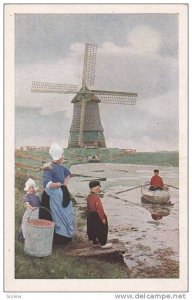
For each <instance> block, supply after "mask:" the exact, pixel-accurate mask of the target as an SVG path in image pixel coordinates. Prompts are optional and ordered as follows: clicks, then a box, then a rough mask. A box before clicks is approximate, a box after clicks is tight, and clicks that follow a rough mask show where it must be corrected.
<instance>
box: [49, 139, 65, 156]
mask: <svg viewBox="0 0 192 300" xmlns="http://www.w3.org/2000/svg"><path fill="white" fill-rule="evenodd" d="M49 154H50V155H51V157H52V158H53V160H59V159H60V158H61V157H62V155H63V148H62V147H61V146H59V145H58V144H56V143H54V144H52V145H51V147H50V149H49Z"/></svg>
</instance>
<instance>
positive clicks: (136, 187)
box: [115, 184, 149, 195]
mask: <svg viewBox="0 0 192 300" xmlns="http://www.w3.org/2000/svg"><path fill="white" fill-rule="evenodd" d="M146 185H149V184H142V185H138V186H135V187H133V188H130V189H128V190H123V191H120V192H117V193H115V195H117V194H121V193H124V192H129V191H132V190H135V189H138V188H140V187H142V186H146Z"/></svg>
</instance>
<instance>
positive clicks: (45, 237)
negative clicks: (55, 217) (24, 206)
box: [24, 207, 55, 257]
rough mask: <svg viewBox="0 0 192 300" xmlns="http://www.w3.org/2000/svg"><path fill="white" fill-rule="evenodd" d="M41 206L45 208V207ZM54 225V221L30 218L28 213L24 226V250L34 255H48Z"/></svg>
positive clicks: (51, 243) (50, 250)
mask: <svg viewBox="0 0 192 300" xmlns="http://www.w3.org/2000/svg"><path fill="white" fill-rule="evenodd" d="M42 208H44V209H46V208H45V207H42ZM49 212H50V211H49ZM50 214H51V213H50ZM54 227H55V223H54V222H52V221H48V220H43V219H30V215H29V218H28V221H27V227H26V237H25V244H24V252H25V253H26V254H28V255H31V256H36V257H44V256H48V255H50V254H51V253H52V245H53V234H54Z"/></svg>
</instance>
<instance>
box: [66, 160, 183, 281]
mask: <svg viewBox="0 0 192 300" xmlns="http://www.w3.org/2000/svg"><path fill="white" fill-rule="evenodd" d="M157 167H158V166H155V168H157ZM153 169H154V166H143V165H125V164H123V165H122V164H100V163H95V164H94V163H93V164H84V165H73V166H72V168H71V172H72V174H73V175H74V177H72V179H71V182H70V184H69V189H70V191H71V193H72V194H73V195H74V197H75V199H76V201H77V202H78V205H79V206H81V207H86V196H87V194H88V193H89V187H88V183H89V181H90V180H93V179H98V180H100V182H101V185H102V191H103V193H104V195H103V199H102V203H103V206H104V210H105V212H106V215H107V217H108V223H109V239H110V238H118V239H119V240H120V241H121V242H122V243H123V244H124V245H125V247H126V252H125V254H124V261H125V263H126V264H127V266H128V268H129V270H131V272H132V277H134V276H136V274H138V272H141V270H144V268H150V267H156V268H157V266H159V267H160V266H161V265H162V263H163V261H164V262H165V263H167V262H168V260H169V261H170V260H171V261H175V262H178V261H179V192H178V190H177V189H174V188H170V192H171V202H172V203H173V204H174V205H173V206H166V207H165V206H164V207H163V206H161V205H152V204H143V203H142V202H141V190H140V188H137V189H133V190H131V191H128V192H123V193H120V194H117V195H115V193H116V192H119V191H123V190H126V189H129V188H132V187H136V186H139V185H142V184H143V183H144V182H145V181H149V179H150V177H151V176H152V175H153ZM158 169H159V170H160V175H161V176H162V177H163V179H164V183H167V184H170V185H172V186H176V187H178V186H179V170H178V168H176V167H158ZM117 196H118V198H117ZM78 205H77V207H78ZM157 210H158V211H161V212H162V213H164V215H165V216H164V217H163V218H162V219H160V220H157V221H156V220H154V219H153V218H152V216H151V214H152V213H153V212H156V211H157ZM81 230H82V229H81ZM83 232H84V234H85V235H86V227H85V226H84V228H83Z"/></svg>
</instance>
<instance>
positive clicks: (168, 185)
mask: <svg viewBox="0 0 192 300" xmlns="http://www.w3.org/2000/svg"><path fill="white" fill-rule="evenodd" d="M165 185H167V186H170V187H172V188H174V189H177V190H179V188H178V187H176V186H174V185H170V184H167V183H165Z"/></svg>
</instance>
